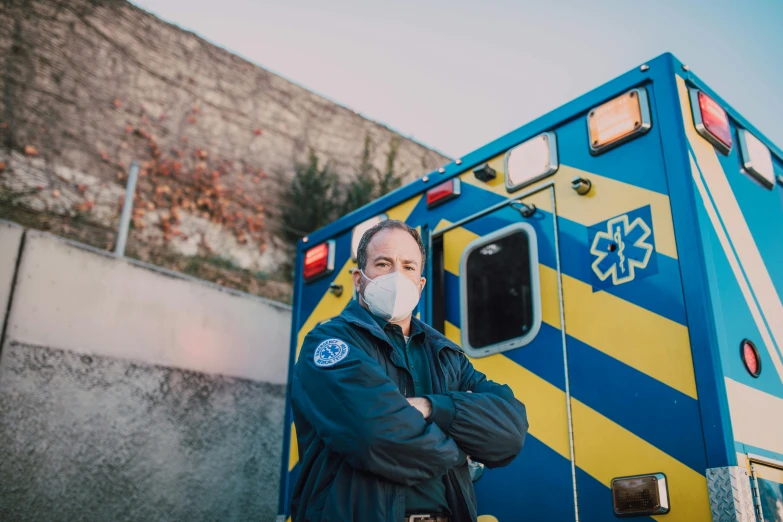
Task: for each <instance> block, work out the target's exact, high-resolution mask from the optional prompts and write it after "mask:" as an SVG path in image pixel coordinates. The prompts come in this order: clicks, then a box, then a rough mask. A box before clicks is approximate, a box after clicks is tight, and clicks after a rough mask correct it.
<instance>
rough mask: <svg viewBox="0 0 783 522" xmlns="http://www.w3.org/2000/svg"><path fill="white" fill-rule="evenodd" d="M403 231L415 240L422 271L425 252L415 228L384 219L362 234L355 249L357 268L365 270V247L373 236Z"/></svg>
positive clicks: (425, 258)
mask: <svg viewBox="0 0 783 522" xmlns="http://www.w3.org/2000/svg"><path fill="white" fill-rule="evenodd" d="M391 229H396V230H404V231H406V232H407V233H408V234H410V235H411V236H413V239H415V240H416V244H417V245H419V251H421V269H422V271H423V270H424V263H425V262H426V261H427V251H426V250H425V249H424V242H423V241H422V240H421V236H420V235H419V231H418V230H416V229H415V228H411V227H409V226H408V225H407V224H405V223H403V222H402V221H397V220H396V219H386V220H384V221H381V222H380V223H378V224H377V225H375V226H374V227H372V228H371V229H369V230H368V231H367V232H365V233H364V234H362V239H361V240H359V248H358V249H356V262H357V263H358V264H359V268H360V269H362V270H364V269H365V268H367V246H368V245H369V244H370V241H371V240H372V238H373V236H374V235H375V234H377V233H378V232H380V231H381V230H391Z"/></svg>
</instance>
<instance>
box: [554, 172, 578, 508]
mask: <svg viewBox="0 0 783 522" xmlns="http://www.w3.org/2000/svg"><path fill="white" fill-rule="evenodd" d="M550 194H551V196H552V213H553V218H554V219H553V220H552V221H553V223H554V227H555V259H556V262H557V295H558V299H559V300H560V336H561V338H562V340H563V372H564V373H565V396H566V413H567V415H568V450H569V454H570V457H571V482H572V483H573V490H574V522H579V493H578V491H577V489H576V457H575V452H574V420H573V416H572V414H571V379H570V377H569V373H568V348H567V344H566V327H565V299H564V298H563V272H562V270H561V268H560V230H559V229H558V226H557V200H556V196H555V189H554V187H552V188H551V190H550Z"/></svg>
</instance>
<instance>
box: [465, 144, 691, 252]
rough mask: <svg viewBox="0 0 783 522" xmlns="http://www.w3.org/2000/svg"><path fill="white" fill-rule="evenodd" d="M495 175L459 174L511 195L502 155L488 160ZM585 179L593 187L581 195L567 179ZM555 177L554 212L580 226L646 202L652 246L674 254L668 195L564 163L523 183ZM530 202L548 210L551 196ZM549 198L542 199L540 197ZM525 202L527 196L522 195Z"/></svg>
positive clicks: (498, 192) (546, 180)
mask: <svg viewBox="0 0 783 522" xmlns="http://www.w3.org/2000/svg"><path fill="white" fill-rule="evenodd" d="M489 164H490V166H491V167H492V168H494V169H495V170H497V172H498V175H497V177H495V179H494V180H492V181H490V182H488V183H484V182H482V181H479V180H477V179H476V177H475V176H474V175H473V172H472V171H467V172H465V173H464V174H461V175H460V178H461V179H462V180H463V182H465V183H469V184H471V185H475V186H477V187H479V188H481V189H484V190H487V191H489V192H493V193H495V194H499V195H501V196H503V197H512V196H513V193H512V194H509V193H508V192H507V191H506V186H505V174H504V172H503V155H500V156H496V157H495V158H493V159H492V160H490V161H489ZM577 176H579V177H582V178H587V179H589V180H590V181H591V182H592V184H593V188H592V189H591V190H590V192H589V193H588V194H587V195H585V196H580V195H579V194H577V193H576V192H575V191H574V190H573V189H572V188H571V180H572V179H573V178H575V177H577ZM552 179H554V180H555V187H556V193H557V214H558V216H560V217H563V218H566V219H568V220H569V221H573V222H575V223H579V224H581V225H584V226H588V227H589V226H592V225H595V224H596V223H600V222H602V221H606V220H607V219H610V218H613V217H615V216H619V215H621V214H625V213H627V212H630V211H632V210H636V209H638V208H641V207H644V206H647V205H650V211H651V213H652V220H653V229H654V230H655V249H656V251H657V252H660V253H661V254H663V255H665V256H669V257H672V258H675V259H676V258H677V245H676V242H675V239H674V223H673V222H672V211H671V206H670V204H669V198H668V196H666V195H664V194H659V193H658V192H654V191H652V190H647V189H645V188H641V187H638V186H636V185H631V184H629V183H623V182H622V181H617V180H614V179H611V178H607V177H604V176H599V175H598V174H595V173H593V172H586V171H584V170H579V169H576V168H574V167H569V166H568V165H560V168H559V169H558V171H557V172H556V173H555V175H554V177H553V178H551V177H550V178H544V179H542V180H540V181H538V182H536V183H533V184H531V185H530V186H529V187H525V189H523V190H529V189H531V188H535V187H538V186H541V185H543V184H546V183H551V182H552ZM534 197H536V199H535V200H533V202H534V203H535V204H536V206H538V207H539V208H541V209H542V210H546V211H548V212H551V211H552V210H551V206H552V205H551V198H550V197H549V194H548V193H547V192H545V191H544V192H539V193H537V194H536V195H534ZM544 198H545V199H547V200H549V202H544V201H543V199H544ZM525 201H526V202H527V201H528V200H527V199H525Z"/></svg>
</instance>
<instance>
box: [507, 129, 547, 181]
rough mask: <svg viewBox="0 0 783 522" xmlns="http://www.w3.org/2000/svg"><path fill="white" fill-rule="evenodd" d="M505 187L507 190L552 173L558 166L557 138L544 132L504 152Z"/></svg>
mask: <svg viewBox="0 0 783 522" xmlns="http://www.w3.org/2000/svg"><path fill="white" fill-rule="evenodd" d="M505 163H506V165H505V169H506V188H507V189H508V191H509V192H513V191H515V190H517V189H520V188H522V187H524V186H525V185H529V184H530V183H532V182H534V181H537V180H539V179H541V178H545V177H547V176H549V175H551V174H554V173H555V171H556V170H557V167H558V162H557V138H556V137H555V133H554V132H545V133H543V134H539V135H538V136H536V137H535V138H531V139H529V140H527V141H526V142H524V143H522V144H521V145H517V146H516V147H514V148H513V149H511V150H509V151H508V152H507V153H506V162H505Z"/></svg>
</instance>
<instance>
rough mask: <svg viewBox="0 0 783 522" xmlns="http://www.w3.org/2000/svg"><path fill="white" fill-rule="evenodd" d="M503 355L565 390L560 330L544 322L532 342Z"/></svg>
mask: <svg viewBox="0 0 783 522" xmlns="http://www.w3.org/2000/svg"><path fill="white" fill-rule="evenodd" d="M503 355H505V356H506V357H508V358H509V359H511V360H512V361H514V362H515V363H517V364H519V365H520V366H522V367H523V368H526V369H528V370H530V371H531V372H533V373H535V374H536V375H538V376H539V377H541V378H542V379H544V380H545V381H547V382H548V383H549V384H551V385H553V386H557V387H558V388H559V389H560V390H562V391H565V372H564V371H563V339H562V335H561V333H560V330H558V329H557V328H553V327H551V326H549V325H548V324H546V323H544V324H542V325H541V329H540V330H539V331H538V335H537V336H536V338H535V339H534V340H533V342H531V343H530V344H528V345H526V346H523V347H521V348H515V349H513V350H509V351H507V352H503Z"/></svg>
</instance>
